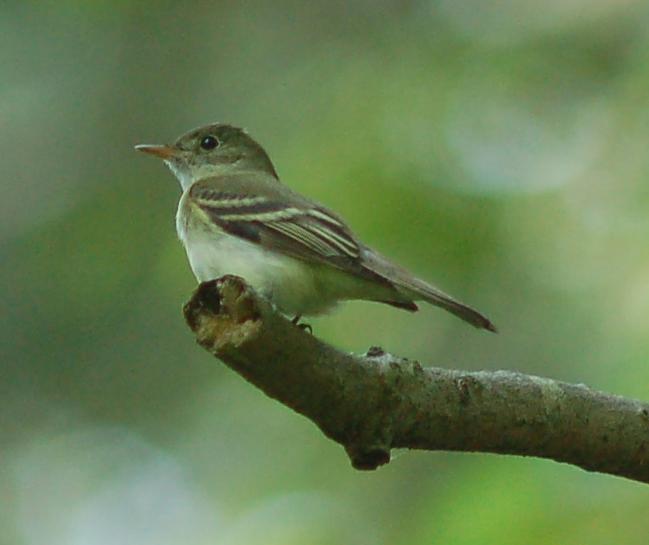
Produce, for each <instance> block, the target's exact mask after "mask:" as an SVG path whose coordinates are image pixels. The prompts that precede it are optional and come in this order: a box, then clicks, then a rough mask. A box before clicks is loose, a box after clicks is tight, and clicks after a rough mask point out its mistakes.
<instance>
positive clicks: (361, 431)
mask: <svg viewBox="0 0 649 545" xmlns="http://www.w3.org/2000/svg"><path fill="white" fill-rule="evenodd" d="M184 312H185V317H186V319H187V323H188V324H189V326H190V327H191V329H192V330H193V331H194V333H195V334H196V338H197V341H198V343H199V344H200V345H201V346H203V347H204V348H205V349H207V350H208V351H210V352H211V353H212V354H214V355H215V356H217V357H218V358H220V359H221V360H222V361H223V362H225V363H226V365H228V366H229V367H231V368H232V369H234V370H235V371H236V372H237V373H239V374H241V375H242V376H243V377H244V378H246V379H247V380H248V381H250V382H251V383H253V384H254V385H255V386H257V387H258V388H260V389H261V390H263V391H264V392H265V393H266V394H267V395H269V396H270V397H272V398H274V399H277V400H278V401H280V402H282V403H284V404H285V405H287V406H289V407H291V408H292V409H294V410H295V411H297V412H298V413H301V414H303V415H304V416H306V417H307V418H309V419H310V420H312V421H313V422H314V423H315V424H316V425H317V426H318V427H319V428H320V429H321V430H322V431H323V432H324V434H325V435H326V436H327V437H329V438H331V439H333V440H334V441H336V442H338V443H340V444H341V445H342V446H343V447H345V450H346V451H347V454H348V455H349V457H350V459H351V462H352V465H353V466H354V467H355V468H357V469H375V468H377V467H378V466H379V465H381V464H385V463H387V462H389V460H390V449H392V448H412V449H426V450H457V451H482V452H494V453H501V454H519V455H525V456H538V457H542V458H551V459H553V460H556V461H559V462H567V463H570V464H574V465H577V466H579V467H581V468H583V469H586V470H589V471H600V472H603V473H610V474H613V475H619V476H623V477H628V478H630V479H634V480H637V481H641V482H645V483H649V404H646V403H641V402H639V401H634V400H629V399H624V398H622V397H618V396H613V395H609V394H604V393H601V392H596V391H594V390H591V389H589V388H587V387H586V386H584V385H572V384H567V383H563V382H558V381H554V380H550V379H545V378H539V377H534V376H528V375H523V374H520V373H513V372H508V371H495V372H486V371H481V372H473V373H469V372H463V371H456V370H449V369H439V368H425V369H424V368H422V367H421V366H420V365H419V363H417V362H415V361H410V360H406V359H403V358H398V357H395V356H392V355H390V354H386V353H384V352H383V351H382V350H381V349H379V348H371V349H370V350H369V351H368V352H367V354H365V355H363V356H355V355H351V354H346V353H343V352H340V351H338V350H336V349H334V348H332V347H330V346H328V345H326V344H324V343H322V342H321V341H319V340H318V339H316V338H315V337H314V336H313V335H311V334H309V333H307V332H305V331H303V330H302V329H301V328H300V327H298V326H296V325H294V324H292V323H291V322H290V321H289V320H287V319H286V318H284V317H283V316H281V315H280V314H278V313H277V312H275V311H274V309H273V308H272V306H271V305H270V304H269V303H268V302H267V301H266V300H265V299H263V298H260V297H258V296H257V295H256V294H255V293H254V291H253V290H252V289H250V288H249V287H248V286H247V285H246V284H245V282H244V281H243V280H242V279H241V278H237V277H234V276H225V277H223V278H221V279H218V280H215V281H211V282H206V283H204V284H201V285H200V286H199V288H198V289H197V290H196V292H195V293H194V295H193V297H192V299H191V300H190V301H189V302H188V303H187V304H186V305H185V309H184Z"/></svg>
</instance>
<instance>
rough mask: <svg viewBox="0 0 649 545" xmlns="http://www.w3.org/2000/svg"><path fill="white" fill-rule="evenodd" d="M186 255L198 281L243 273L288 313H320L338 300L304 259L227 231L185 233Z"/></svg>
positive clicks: (263, 293) (256, 287)
mask: <svg viewBox="0 0 649 545" xmlns="http://www.w3.org/2000/svg"><path fill="white" fill-rule="evenodd" d="M185 235H186V236H185V237H184V240H183V242H184V244H185V249H186V251H187V257H188V259H189V263H190V265H191V268H192V271H193V272H194V275H195V276H196V278H197V279H198V281H199V282H205V281H207V280H213V279H215V278H219V277H221V276H223V275H226V274H234V275H237V276H241V277H242V278H244V279H245V280H246V282H248V284H250V285H251V286H252V287H253V288H255V289H256V290H257V291H258V292H259V293H261V294H262V295H263V296H264V297H266V298H268V299H270V300H271V301H272V302H273V303H274V304H275V305H276V306H277V307H278V308H279V309H280V310H281V311H282V312H285V313H287V314H319V313H322V312H324V311H326V310H327V309H328V308H330V307H331V306H333V305H334V304H335V303H336V300H337V298H336V297H335V294H329V293H323V291H322V290H321V289H320V283H319V282H318V278H317V274H315V273H316V270H314V269H313V268H312V267H310V266H309V265H308V264H306V263H305V262H303V261H300V260H298V259H294V258H292V257H289V256H286V255H283V254H280V253H277V252H271V251H268V250H265V249H264V248H262V247H261V246H259V245H258V244H254V243H252V242H248V241H246V240H243V239H241V238H238V237H235V236H232V235H228V234H226V233H215V232H209V233H207V232H202V233H192V234H190V233H186V234H185Z"/></svg>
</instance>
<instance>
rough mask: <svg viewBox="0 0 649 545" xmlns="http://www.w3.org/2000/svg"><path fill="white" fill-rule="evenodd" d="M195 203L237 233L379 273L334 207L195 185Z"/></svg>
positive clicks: (306, 257) (271, 246)
mask: <svg viewBox="0 0 649 545" xmlns="http://www.w3.org/2000/svg"><path fill="white" fill-rule="evenodd" d="M190 191H191V193H190V197H191V200H192V202H193V203H195V204H196V205H198V206H199V207H200V209H201V210H202V211H203V212H204V213H206V214H207V215H208V217H209V218H210V220H211V221H212V222H214V223H215V224H216V225H218V226H219V227H220V228H221V229H223V230H224V231H226V232H227V233H230V234H232V235H235V236H238V237H241V238H244V239H246V240H249V241H251V242H255V243H258V244H260V245H262V246H263V247H265V248H269V249H273V250H275V251H278V252H281V253H284V254H287V255H290V256H292V257H295V258H298V259H302V260H306V261H315V262H318V263H321V264H326V265H329V266H333V267H335V268H337V269H341V270H344V271H347V272H350V273H353V274H357V275H361V276H364V277H371V278H374V277H375V276H377V275H375V274H374V273H372V272H370V271H366V270H365V268H364V267H363V266H362V265H361V263H360V256H361V252H362V249H361V245H360V244H359V243H358V242H357V240H356V239H355V237H354V235H353V234H352V233H351V231H350V230H349V228H348V227H347V226H346V225H345V224H344V223H343V221H342V220H340V219H339V218H338V217H336V216H335V215H334V214H333V213H332V212H330V211H328V210H327V209H325V208H323V207H320V206H318V205H315V204H312V203H308V202H305V201H301V200H298V199H297V198H296V199H293V200H291V199H290V198H289V199H287V198H286V196H285V195H282V198H279V196H275V195H272V194H271V195H261V194H257V195H245V196H242V195H240V194H235V193H232V192H228V191H227V190H224V189H214V188H212V187H210V186H207V185H205V186H203V185H201V184H194V186H193V187H192V189H191V190H190Z"/></svg>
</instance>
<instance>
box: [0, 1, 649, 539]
mask: <svg viewBox="0 0 649 545" xmlns="http://www.w3.org/2000/svg"><path fill="white" fill-rule="evenodd" d="M648 28H649V6H648V5H647V2H645V1H642V0H548V1H547V2H543V3H537V2H532V1H531V0H523V1H513V0H505V1H496V0H486V1H481V0H463V1H453V0H440V1H436V2H426V1H419V2H418V1H402V2H390V1H385V0H383V1H380V0H379V1H377V0H374V1H371V2H370V1H368V0H363V1H356V2H332V1H327V2H325V1H319V2H308V3H306V2H258V3H254V2H235V1H230V2H212V3H208V2H169V1H167V2H133V3H131V2H126V1H119V2H109V1H103V2H101V1H97V2H80V1H73V0H68V1H65V0H60V1H57V2H53V1H40V2H35V1H31V2H29V1H22V2H11V1H5V2H3V3H2V6H1V7H0V127H1V131H0V148H1V149H2V158H1V159H0V180H1V183H2V199H1V201H0V212H1V213H0V285H2V286H3V288H2V293H3V301H2V312H1V313H0V343H1V347H2V348H1V355H2V359H1V366H0V374H1V376H2V379H1V380H0V389H1V391H0V419H1V420H0V505H2V508H1V509H0V543H2V544H3V545H4V544H5V543H6V544H19V545H22V544H25V545H32V544H34V545H36V544H38V545H42V544H43V543H48V544H53V545H58V544H61V545H63V544H66V545H69V544H72V545H77V544H78V545H81V544H84V545H88V544H92V545H95V544H99V545H102V544H115V543H119V544H126V545H130V544H137V545H148V544H180V543H182V544H201V545H202V544H208V543H218V544H227V545H233V544H250V543H265V544H269V545H270V544H288V545H291V544H298V543H299V544H352V543H353V544H367V545H375V544H378V545H382V544H413V543H444V544H484V543H498V544H504V545H507V544H519V543H525V544H546V543H561V544H583V543H589V544H592V545H597V544H605V543H613V542H614V543H618V544H620V543H621V544H627V543H628V544H635V543H638V544H643V545H646V543H647V539H648V537H647V536H648V535H649V517H648V516H647V513H648V512H649V494H648V490H649V489H647V488H646V486H642V485H639V484H636V483H633V482H631V481H626V480H623V479H617V478H613V477H608V476H603V475H595V474H588V473H585V472H583V471H581V470H578V469H576V468H572V467H568V466H564V465H559V464H556V463H552V462H548V461H541V460H535V459H522V458H513V457H503V456H491V455H482V454H457V453H456V454H452V453H417V452H411V453H406V454H403V455H402V456H400V457H398V458H397V459H396V460H395V461H394V462H393V463H391V464H390V465H389V466H387V467H385V468H382V469H380V470H379V471H377V472H373V473H360V472H356V471H354V470H352V469H351V467H350V465H349V462H348V460H347V458H346V456H345V454H344V452H343V451H342V449H340V448H339V447H338V446H337V445H335V444H333V443H331V442H329V441H328V440H326V439H325V438H324V437H323V436H322V434H321V433H320V432H319V431H318V430H317V429H316V428H315V427H314V426H313V425H311V424H310V423H308V422H307V421H306V420H304V419H303V418H302V417H300V416H298V415H296V414H294V413H292V412H290V411H289V410H288V409H286V408H284V407H283V406H281V405H279V404H277V403H276V402H274V401H272V400H270V399H267V398H266V397H264V395H263V394H261V393H260V392H259V391H257V390H256V389H254V388H253V387H252V386H250V385H248V384H247V383H245V382H244V381H243V380H242V379H241V378H240V377H239V376H236V375H234V374H233V373H232V372H231V371H229V370H228V369H227V368H225V366H223V365H221V364H219V363H218V362H217V361H215V360H214V359H213V358H211V357H210V356H209V355H208V354H207V353H205V352H204V351H203V350H201V349H199V348H198V347H197V346H196V345H195V343H194V340H193V338H192V335H191V334H190V332H189V330H188V329H187V327H186V326H185V324H184V322H183V319H182V316H181V312H180V311H181V306H182V304H183V302H184V301H185V300H186V299H187V298H188V296H189V294H190V293H191V291H192V290H193V288H194V286H195V282H194V279H193V277H192V275H191V272H190V270H189V267H188V265H187V262H186V259H185V255H184V251H183V249H182V247H181V245H180V243H179V242H178V241H177V240H176V234H175V229H174V215H175V206H176V202H177V199H178V197H179V187H178V184H177V182H176V181H175V180H174V179H173V177H172V175H171V173H169V172H168V171H167V170H166V169H165V168H164V167H163V165H162V164H160V163H159V162H157V161H154V160H152V159H150V158H147V157H145V156H143V155H139V154H136V153H135V152H134V151H133V145H134V144H137V143H143V142H146V143H157V142H169V141H171V140H173V139H175V137H176V136H178V135H179V134H181V133H183V132H185V131H186V130H188V129H189V128H192V127H194V126H197V125H201V124H205V123H207V122H212V121H216V120H219V121H227V122H231V123H233V124H237V125H242V126H244V127H246V128H248V129H249V131H250V132H251V134H253V135H254V136H255V137H256V138H257V139H258V140H259V141H260V142H261V143H262V144H263V145H264V146H265V147H266V149H267V150H268V152H269V153H270V155H271V157H272V158H273V160H274V162H275V164H276V167H277V169H278V171H279V173H280V176H281V177H282V179H283V180H284V182H285V183H287V184H289V185H290V186H291V187H293V188H295V189H296V190H298V191H300V192H303V193H305V194H307V195H309V196H311V197H313V198H315V199H317V200H319V201H321V202H322V203H324V204H326V205H327V206H330V207H331V208H333V209H335V210H337V211H338V212H339V213H341V214H342V215H343V217H345V218H347V220H348V221H349V222H350V224H351V225H352V226H353V228H354V229H355V230H356V231H357V232H358V234H359V235H360V236H361V237H362V238H363V239H364V240H365V241H366V242H368V243H369V244H370V245H372V246H374V247H376V248H377V249H378V250H380V251H382V252H383V253H385V254H387V255H389V256H391V257H393V258H394V259H395V260H398V261H399V262H401V263H403V264H404V265H406V266H408V267H409V268H411V269H412V270H414V271H416V272H417V273H418V274H419V275H421V276H422V277H424V278H426V279H429V280H431V281H434V282H435V283H437V284H438V285H439V286H440V287H442V288H444V289H446V290H448V291H450V292H451V293H453V294H455V295H457V296H458V297H459V298H461V299H463V300H465V301H467V302H469V303H471V304H473V305H475V306H477V307H478V308H479V309H481V310H483V311H484V312H485V313H487V314H488V315H489V316H490V317H491V318H492V319H493V320H494V322H495V323H496V324H497V325H498V327H499V328H500V331H501V333H500V334H499V335H497V336H495V335H489V334H486V333H482V332H478V331H476V330H474V329H472V328H470V327H468V326H466V325H465V324H463V323H461V322H460V321H459V320H457V319H455V318H453V317H452V316H450V315H447V314H445V313H443V312H441V311H439V310H436V309H433V308H423V309H422V311H421V312H420V313H418V314H414V315H410V314H408V313H405V312H400V311H398V310H396V309H393V308H389V307H384V306H381V305H376V304H371V303H360V302H358V303H357V302H354V303H348V304H346V305H344V306H343V308H342V309H341V310H340V311H339V312H338V313H336V314H334V315H331V316H327V317H324V318H319V319H317V320H312V321H311V323H312V324H313V326H314V329H315V332H316V334H317V335H318V336H320V337H322V338H324V339H325V340H327V341H329V342H331V343H333V344H335V345H337V346H339V347H342V348H344V349H347V350H353V351H357V352H362V351H365V350H366V349H367V347H368V346H370V345H372V344H380V345H382V346H383V347H384V348H385V349H387V350H389V351H391V352H393V353H396V354H399V355H403V356H407V357H411V358H417V359H419V360H421V361H422V362H423V363H425V364H428V365H438V366H446V367H457V368H464V369H501V368H504V369H515V370H519V371H523V372H527V373H533V374H538V375H543V376H549V377H552V378H557V379H562V380H566V381H572V382H584V383H586V384H588V385H590V386H593V387H595V388H598V389H603V390H606V391H610V392H614V393H617V394H621V395H625V396H632V397H638V398H641V399H645V400H647V399H649V365H647V356H648V354H649V336H648V335H647V331H648V330H649V254H648V252H647V242H648V241H649V184H648V183H647V182H648V179H649V154H648V153H647V143H648V141H649V108H648V103H649V92H648V88H649V31H648V30H647V29H648ZM269 365H272V362H269Z"/></svg>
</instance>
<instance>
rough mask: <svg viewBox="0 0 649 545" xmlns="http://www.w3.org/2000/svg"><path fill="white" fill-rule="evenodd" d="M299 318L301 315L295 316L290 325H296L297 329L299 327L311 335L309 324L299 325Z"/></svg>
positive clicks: (311, 329) (311, 330)
mask: <svg viewBox="0 0 649 545" xmlns="http://www.w3.org/2000/svg"><path fill="white" fill-rule="evenodd" d="M300 318H302V315H301V314H296V315H295V317H294V318H293V319H292V320H291V323H292V324H293V325H296V326H297V327H299V328H300V329H301V330H302V331H308V332H309V333H311V335H313V328H312V327H311V325H310V324H301V323H300Z"/></svg>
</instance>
